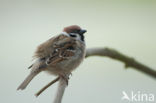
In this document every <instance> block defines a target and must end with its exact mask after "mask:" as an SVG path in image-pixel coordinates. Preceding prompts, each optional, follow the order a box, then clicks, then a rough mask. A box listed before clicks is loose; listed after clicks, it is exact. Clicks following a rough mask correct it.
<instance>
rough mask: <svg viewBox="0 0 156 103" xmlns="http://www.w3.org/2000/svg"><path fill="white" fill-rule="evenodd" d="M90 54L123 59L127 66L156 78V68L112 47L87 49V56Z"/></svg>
mask: <svg viewBox="0 0 156 103" xmlns="http://www.w3.org/2000/svg"><path fill="white" fill-rule="evenodd" d="M89 56H106V57H109V58H112V59H115V60H118V61H121V62H123V63H125V67H126V68H128V67H132V68H134V69H136V70H138V71H141V72H143V73H145V74H147V75H149V76H151V77H153V78H154V79H156V70H154V69H152V68H150V67H148V66H146V65H144V64H142V63H139V62H138V61H136V60H135V59H134V58H131V57H128V56H126V55H124V54H122V53H120V52H118V51H116V50H114V49H110V48H91V49H87V54H86V57H89Z"/></svg>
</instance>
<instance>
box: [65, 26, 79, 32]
mask: <svg viewBox="0 0 156 103" xmlns="http://www.w3.org/2000/svg"><path fill="white" fill-rule="evenodd" d="M76 30H81V28H80V27H79V26H78V25H71V26H68V27H65V28H64V29H63V31H64V32H66V33H71V32H73V31H76Z"/></svg>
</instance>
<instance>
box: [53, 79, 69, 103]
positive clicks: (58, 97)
mask: <svg viewBox="0 0 156 103" xmlns="http://www.w3.org/2000/svg"><path fill="white" fill-rule="evenodd" d="M66 86H67V82H66V80H65V79H64V78H62V77H61V78H60V79H59V84H58V88H57V92H56V97H55V99H54V102H53V103H61V101H62V97H63V94H64V91H65V88H66Z"/></svg>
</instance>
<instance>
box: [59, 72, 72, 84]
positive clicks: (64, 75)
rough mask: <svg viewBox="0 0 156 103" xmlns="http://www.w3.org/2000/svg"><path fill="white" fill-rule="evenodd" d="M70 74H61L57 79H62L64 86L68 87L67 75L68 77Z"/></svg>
mask: <svg viewBox="0 0 156 103" xmlns="http://www.w3.org/2000/svg"><path fill="white" fill-rule="evenodd" d="M70 74H71V73H69V74H65V73H63V74H60V75H59V77H60V78H62V79H64V80H65V82H66V84H67V85H68V83H69V82H68V80H69V75H70Z"/></svg>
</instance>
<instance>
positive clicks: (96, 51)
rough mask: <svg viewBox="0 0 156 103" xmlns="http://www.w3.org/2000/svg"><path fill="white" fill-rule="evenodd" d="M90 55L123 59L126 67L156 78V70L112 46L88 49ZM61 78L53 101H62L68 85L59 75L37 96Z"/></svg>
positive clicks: (57, 102)
mask: <svg viewBox="0 0 156 103" xmlns="http://www.w3.org/2000/svg"><path fill="white" fill-rule="evenodd" d="M90 56H106V57H109V58H112V59H115V60H118V61H121V62H123V63H124V64H125V68H128V67H132V68H134V69H136V70H138V71H141V72H143V73H145V74H147V75H149V76H151V77H153V78H154V79H156V70H154V69H152V68H150V67H148V66H146V65H144V64H142V63H140V62H138V61H136V60H135V59H134V58H131V57H128V56H126V55H124V54H122V53H120V52H118V51H116V50H114V49H110V48H91V49H87V53H86V58H87V57H90ZM58 80H59V85H58V90H57V94H56V97H55V99H54V102H53V103H61V100H62V97H63V94H64V91H65V87H66V86H67V83H66V81H65V80H64V79H63V78H61V77H57V78H56V79H55V80H53V81H51V82H50V83H48V84H47V85H46V86H45V87H43V88H42V89H41V90H40V91H39V92H38V93H36V96H39V95H40V94H41V93H42V92H43V91H44V90H46V89H47V88H48V87H49V86H51V85H52V84H54V83H55V82H57V81H58Z"/></svg>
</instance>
